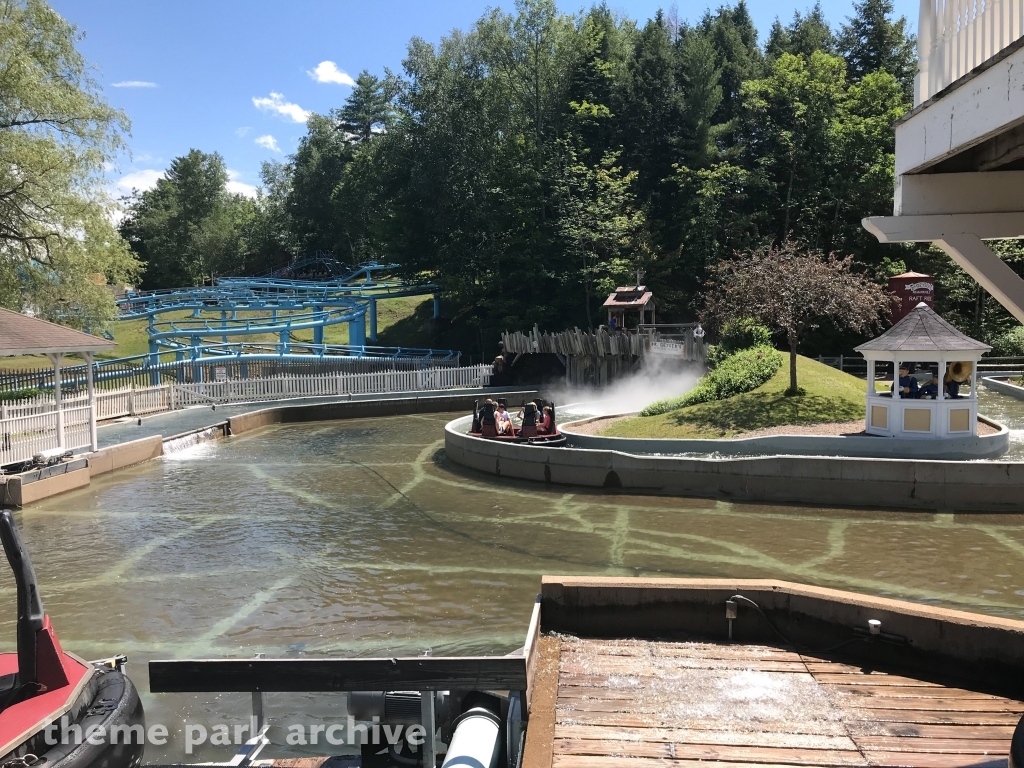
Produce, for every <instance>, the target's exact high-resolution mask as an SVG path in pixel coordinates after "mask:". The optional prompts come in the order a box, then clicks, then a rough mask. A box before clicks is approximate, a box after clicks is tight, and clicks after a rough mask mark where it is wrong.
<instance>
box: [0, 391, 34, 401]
mask: <svg viewBox="0 0 1024 768" xmlns="http://www.w3.org/2000/svg"><path fill="white" fill-rule="evenodd" d="M38 394H39V390H38V389H32V388H29V389H14V390H11V391H10V392H0V402H4V403H10V402H13V401H14V400H26V399H28V398H30V397H35V396H36V395H38Z"/></svg>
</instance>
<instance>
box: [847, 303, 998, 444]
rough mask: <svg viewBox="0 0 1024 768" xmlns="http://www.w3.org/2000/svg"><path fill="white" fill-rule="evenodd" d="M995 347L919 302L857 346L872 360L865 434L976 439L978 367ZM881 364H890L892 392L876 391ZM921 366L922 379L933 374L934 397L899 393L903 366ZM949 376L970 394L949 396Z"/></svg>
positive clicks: (928, 377)
mask: <svg viewBox="0 0 1024 768" xmlns="http://www.w3.org/2000/svg"><path fill="white" fill-rule="evenodd" d="M991 349H992V348H991V347H990V346H989V345H987V344H984V343H982V342H980V341H977V340H976V339H972V338H971V337H970V336H967V335H965V334H963V333H961V332H960V331H958V330H957V329H956V328H954V327H953V326H952V325H950V324H949V323H947V322H946V321H945V320H943V319H942V318H941V317H940V316H939V315H938V314H937V313H936V312H935V310H933V309H932V308H931V307H929V306H928V305H927V304H925V303H924V302H921V303H920V304H918V305H917V306H916V307H914V308H913V309H912V310H910V312H909V313H908V314H907V315H906V317H904V318H903V319H902V320H900V321H899V322H898V323H896V324H895V325H894V326H893V327H892V328H890V329H889V330H888V331H886V332H885V333H883V334H882V335H881V336H879V337H878V338H876V339H872V340H871V341H869V342H867V343H865V344H861V345H860V346H859V347H856V350H857V351H858V352H860V353H861V354H862V355H863V356H864V358H865V359H866V360H867V362H868V392H867V415H866V421H867V425H866V430H865V431H866V432H867V433H868V434H871V435H884V436H886V437H920V438H944V437H964V436H974V437H977V435H978V385H977V367H978V365H977V364H978V361H979V360H980V359H981V356H982V355H984V354H985V353H986V352H988V351H990V350H991ZM879 363H883V364H885V363H888V364H890V365H891V366H892V373H893V387H892V391H891V392H878V391H876V389H875V373H876V369H877V367H878V364H879ZM914 364H917V365H919V366H922V367H923V368H924V369H925V373H924V378H926V379H928V380H930V379H932V377H933V376H934V377H935V379H936V381H935V384H936V385H937V389H938V391H937V393H936V396H935V398H934V399H930V398H929V399H924V398H921V399H919V398H916V397H908V396H907V395H903V394H901V391H900V387H899V385H898V381H899V369H900V366H902V365H906V366H908V370H909V366H912V365H914ZM947 375H950V376H952V378H953V380H954V381H957V386H956V387H955V388H956V389H959V385H960V384H962V385H964V386H965V387H967V390H968V391H967V392H966V393H961V392H957V393H956V397H951V396H950V393H949V392H948V391H947V387H946V386H945V381H946V377H947Z"/></svg>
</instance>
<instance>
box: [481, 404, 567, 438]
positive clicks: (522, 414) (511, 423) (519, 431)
mask: <svg viewBox="0 0 1024 768" xmlns="http://www.w3.org/2000/svg"><path fill="white" fill-rule="evenodd" d="M469 433H470V434H471V435H473V436H474V437H482V438H485V439H488V440H501V441H503V442H511V443H527V444H531V445H547V446H552V445H556V446H560V445H564V444H565V436H564V435H562V434H561V433H560V432H559V431H558V426H557V424H556V423H555V404H554V403H553V402H550V401H544V400H541V399H540V398H537V399H535V400H532V401H530V402H527V403H523V405H522V407H521V408H520V410H519V412H518V413H516V414H515V415H514V416H513V415H512V414H511V413H510V412H509V409H508V400H506V399H505V398H503V397H499V398H497V399H495V400H492V399H491V398H487V399H486V400H485V401H484V402H483V404H482V405H481V404H480V402H479V401H476V402H475V403H474V404H473V426H472V427H471V428H470V431H469Z"/></svg>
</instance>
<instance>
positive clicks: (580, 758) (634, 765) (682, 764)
mask: <svg viewBox="0 0 1024 768" xmlns="http://www.w3.org/2000/svg"><path fill="white" fill-rule="evenodd" d="M756 765H757V766H758V767H759V768H792V767H791V766H788V765H781V764H775V765H773V764H771V763H756ZM551 766H552V768H750V767H751V763H729V762H722V761H715V762H713V763H708V762H704V761H701V760H673V759H671V758H667V759H661V758H656V757H655V758H652V757H622V756H619V755H555V757H554V760H553V761H552V763H551Z"/></svg>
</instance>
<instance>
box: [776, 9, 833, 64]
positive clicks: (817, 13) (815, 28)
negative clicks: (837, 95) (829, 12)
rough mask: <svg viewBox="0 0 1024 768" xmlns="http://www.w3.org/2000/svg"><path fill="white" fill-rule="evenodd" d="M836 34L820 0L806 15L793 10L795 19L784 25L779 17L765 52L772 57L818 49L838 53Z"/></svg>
mask: <svg viewBox="0 0 1024 768" xmlns="http://www.w3.org/2000/svg"><path fill="white" fill-rule="evenodd" d="M835 49H836V38H835V35H833V34H832V28H831V27H830V26H829V24H828V21H826V19H825V14H824V13H823V12H822V10H821V3H820V2H817V3H815V4H814V7H813V8H811V9H810V10H809V11H808V12H807V13H806V15H805V14H801V13H800V12H799V11H794V12H793V21H792V22H790V24H789V26H786V27H783V26H782V24H780V23H779V20H778V19H776V20H775V23H774V24H773V25H772V29H771V32H770V33H769V35H768V41H767V43H765V56H766V58H767V59H768V60H769V61H771V60H772V59H777V58H778V57H779V56H781V55H782V54H784V53H792V54H794V55H797V56H799V55H804V56H810V55H811V54H812V53H814V52H815V51H822V52H824V53H835Z"/></svg>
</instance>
